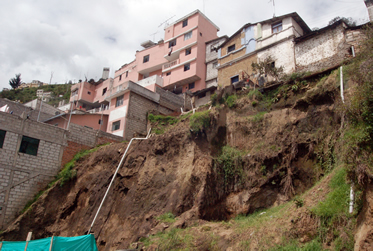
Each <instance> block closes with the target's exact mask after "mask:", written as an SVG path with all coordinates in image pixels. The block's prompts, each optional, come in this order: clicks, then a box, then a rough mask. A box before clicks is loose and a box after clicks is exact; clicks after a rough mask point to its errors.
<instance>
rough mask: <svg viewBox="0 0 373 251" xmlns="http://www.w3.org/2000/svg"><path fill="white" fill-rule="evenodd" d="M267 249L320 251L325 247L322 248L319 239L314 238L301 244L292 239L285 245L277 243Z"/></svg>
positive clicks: (274, 250) (272, 250)
mask: <svg viewBox="0 0 373 251" xmlns="http://www.w3.org/2000/svg"><path fill="white" fill-rule="evenodd" d="M269 250H270V251H322V250H325V249H323V247H322V243H321V241H320V240H319V239H314V240H312V241H310V242H307V243H306V244H304V245H303V246H302V245H300V244H299V243H297V242H296V241H295V240H294V241H291V242H290V243H289V244H287V245H285V246H281V245H278V246H276V247H274V248H271V249H269Z"/></svg>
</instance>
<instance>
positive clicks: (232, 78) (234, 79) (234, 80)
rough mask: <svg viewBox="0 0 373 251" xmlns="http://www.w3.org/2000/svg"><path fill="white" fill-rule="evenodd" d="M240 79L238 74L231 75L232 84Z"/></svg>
mask: <svg viewBox="0 0 373 251" xmlns="http://www.w3.org/2000/svg"><path fill="white" fill-rule="evenodd" d="M239 80H240V79H239V78H238V75H237V76H234V77H231V84H233V83H235V82H238V81H239Z"/></svg>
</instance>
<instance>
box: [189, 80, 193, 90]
mask: <svg viewBox="0 0 373 251" xmlns="http://www.w3.org/2000/svg"><path fill="white" fill-rule="evenodd" d="M188 88H189V90H190V89H193V88H194V82H193V83H190V84H189V85H188Z"/></svg>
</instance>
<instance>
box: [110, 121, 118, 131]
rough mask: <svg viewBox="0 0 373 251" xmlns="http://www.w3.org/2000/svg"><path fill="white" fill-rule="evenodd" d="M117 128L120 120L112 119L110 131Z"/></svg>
mask: <svg viewBox="0 0 373 251" xmlns="http://www.w3.org/2000/svg"><path fill="white" fill-rule="evenodd" d="M117 126H118V128H117ZM119 129H120V120H117V121H114V122H113V123H112V124H111V131H112V132H114V131H117V130H119Z"/></svg>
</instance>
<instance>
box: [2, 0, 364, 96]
mask: <svg viewBox="0 0 373 251" xmlns="http://www.w3.org/2000/svg"><path fill="white" fill-rule="evenodd" d="M196 9H199V10H201V11H202V12H203V13H204V14H205V15H206V16H207V17H208V18H209V19H210V20H211V21H212V22H214V23H215V24H216V25H217V26H218V27H219V28H220V32H219V33H218V35H219V36H223V35H228V36H231V35H232V34H233V33H234V32H236V31H237V30H238V29H239V28H241V26H242V25H244V24H245V23H250V22H258V21H261V20H266V19H269V18H271V17H273V12H274V10H273V5H272V2H270V1H269V0H106V1H102V0H62V1H61V0H60V1H58V0H0V31H1V35H0V91H1V90H2V88H4V87H5V88H10V86H9V79H10V78H12V77H14V76H15V74H17V73H21V74H22V80H23V81H24V82H26V83H28V82H31V81H32V80H40V81H42V82H46V83H49V81H50V77H51V73H52V72H53V78H52V84H55V83H59V84H62V83H65V82H67V81H69V80H72V81H73V82H74V81H78V80H79V79H84V78H85V76H87V78H88V79H90V78H94V79H99V78H100V77H101V76H102V68H103V67H110V76H114V72H115V70H117V69H118V68H119V67H120V66H121V65H123V64H125V63H128V62H130V61H132V60H133V59H134V58H135V52H136V50H141V49H142V47H141V46H140V44H141V43H142V42H144V41H146V40H155V41H158V40H160V39H161V38H163V35H164V26H165V24H164V22H165V21H166V20H167V19H169V20H168V22H169V23H172V22H173V21H176V20H177V19H180V18H182V17H183V16H185V15H187V14H189V13H190V12H192V11H194V10H196ZM291 12H298V14H299V15H300V16H301V17H302V18H303V20H304V21H305V22H306V23H307V24H308V26H309V27H310V28H311V29H312V28H314V27H318V28H322V27H324V26H326V25H327V24H328V22H329V21H330V20H331V19H332V18H334V17H336V16H340V17H352V18H353V19H355V20H357V21H358V23H365V22H368V12H367V9H366V7H365V4H364V1H363V0H313V1H310V0H275V14H276V16H280V15H284V14H288V13H291Z"/></svg>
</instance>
